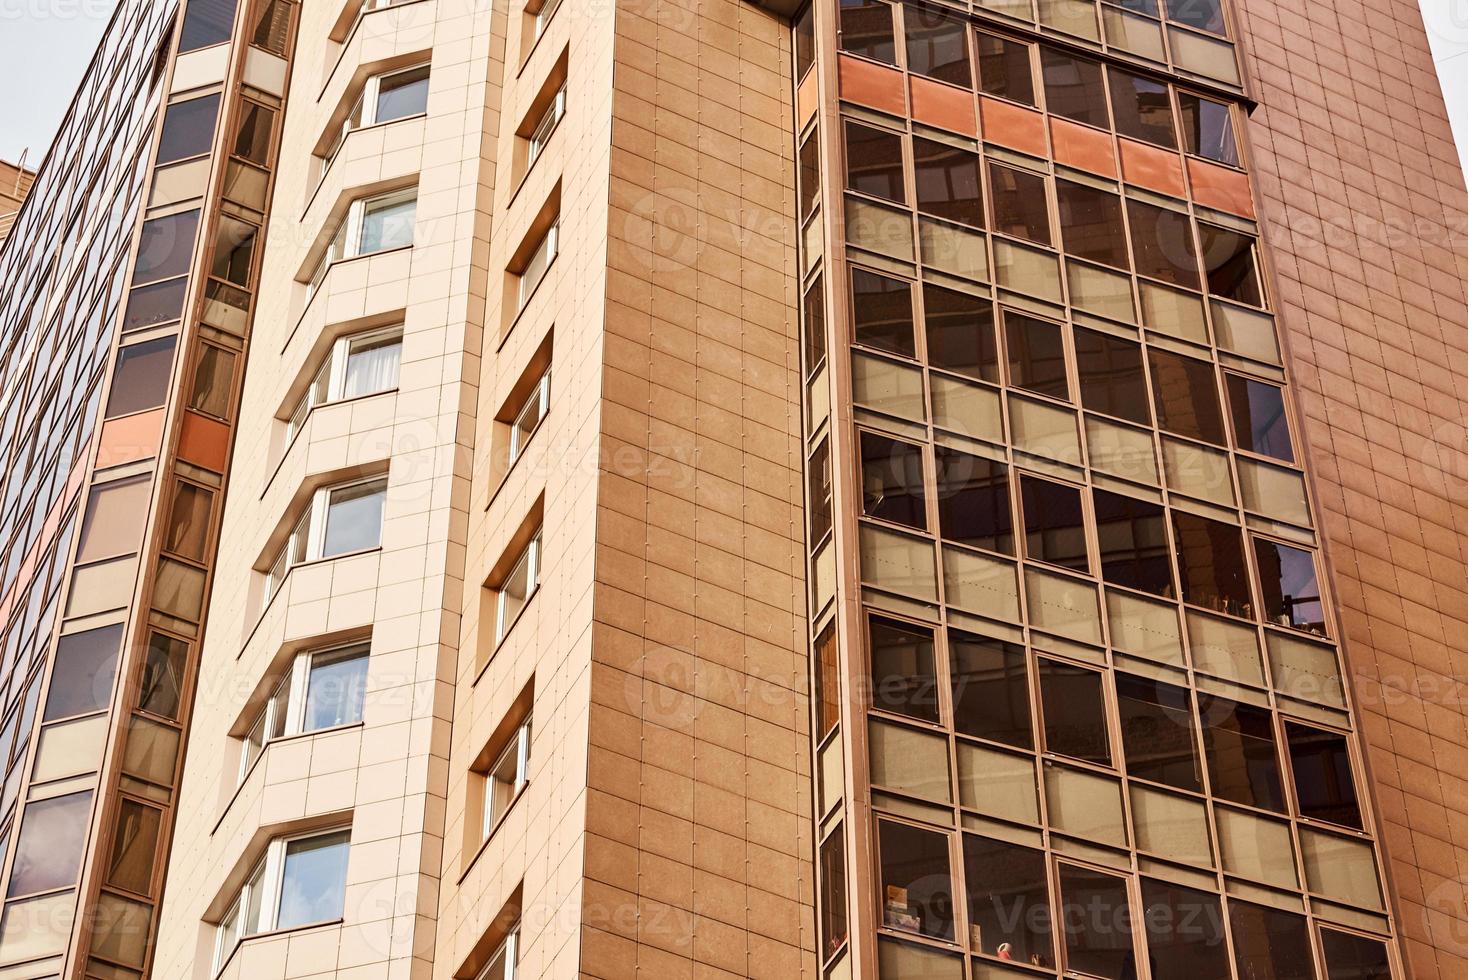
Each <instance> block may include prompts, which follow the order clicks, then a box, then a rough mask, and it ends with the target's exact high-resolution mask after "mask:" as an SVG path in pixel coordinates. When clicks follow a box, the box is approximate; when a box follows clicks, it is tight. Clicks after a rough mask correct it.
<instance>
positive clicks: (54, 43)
mask: <svg viewBox="0 0 1468 980" xmlns="http://www.w3.org/2000/svg"><path fill="white" fill-rule="evenodd" d="M1418 2H1419V3H1420V4H1421V5H1422V18H1423V21H1424V22H1425V23H1426V25H1427V36H1428V39H1429V41H1430V43H1431V45H1432V56H1433V60H1434V61H1435V62H1436V63H1437V69H1438V77H1439V78H1440V79H1441V80H1442V86H1443V94H1444V96H1445V97H1446V98H1447V104H1448V115H1449V116H1450V117H1451V118H1452V121H1453V132H1454V135H1455V136H1456V138H1457V142H1458V155H1459V156H1460V157H1463V158H1464V159H1468V0H1418ZM113 5H114V0H0V93H5V97H4V98H0V159H6V160H10V161H12V162H14V161H17V160H19V158H20V154H21V152H22V151H23V150H25V149H26V148H27V147H29V148H30V155H29V158H28V159H29V160H30V161H31V162H32V163H35V162H38V161H39V160H40V159H41V158H42V157H43V156H45V154H46V148H47V147H48V146H49V145H50V143H51V138H52V137H53V136H54V135H55V134H56V127H57V126H58V125H59V124H60V121H61V116H62V114H63V113H65V111H66V107H67V105H68V104H69V103H70V102H71V96H72V93H73V92H74V91H75V90H76V86H77V83H78V82H80V81H81V77H82V72H83V71H85V70H86V67H87V62H88V61H89V60H90V58H91V56H92V50H93V49H94V48H95V47H96V46H97V41H98V40H99V39H100V38H101V36H102V29H103V28H104V27H105V26H106V25H107V19H108V18H109V17H110V16H111V14H112V8H113ZM40 82H44V84H40ZM17 94H18V97H17Z"/></svg>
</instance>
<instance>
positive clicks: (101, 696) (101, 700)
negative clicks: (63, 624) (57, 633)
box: [42, 625, 122, 721]
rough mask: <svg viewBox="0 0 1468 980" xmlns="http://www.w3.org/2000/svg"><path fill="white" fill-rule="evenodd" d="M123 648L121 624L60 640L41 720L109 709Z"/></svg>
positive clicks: (87, 631) (63, 637)
mask: <svg viewBox="0 0 1468 980" xmlns="http://www.w3.org/2000/svg"><path fill="white" fill-rule="evenodd" d="M121 646H122V626H121V625H114V626H103V627H100V628H98V629H94V630H86V631H85V632H81V633H68V634H66V635H65V636H62V637H61V638H60V639H58V640H57V641H56V653H55V657H54V663H53V665H52V667H51V689H50V690H49V691H48V692H47V693H46V710H45V712H44V714H43V715H42V720H43V721H54V720H56V719H57V718H70V717H73V716H75V715H85V714H90V713H92V712H94V711H101V710H102V709H103V708H106V707H109V706H110V705H111V704H112V681H113V677H114V675H115V674H116V673H117V651H118V650H119V649H120V648H121Z"/></svg>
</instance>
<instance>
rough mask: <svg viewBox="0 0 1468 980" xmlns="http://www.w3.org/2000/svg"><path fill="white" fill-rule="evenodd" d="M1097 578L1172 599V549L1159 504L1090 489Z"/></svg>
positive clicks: (1164, 518)
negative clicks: (1097, 551) (1094, 529)
mask: <svg viewBox="0 0 1468 980" xmlns="http://www.w3.org/2000/svg"><path fill="white" fill-rule="evenodd" d="M1091 501H1092V504H1093V505H1094V506H1095V508H1096V542H1097V546H1098V548H1099V552H1100V558H1101V577H1102V578H1103V579H1105V580H1106V581H1107V582H1109V583H1110V584H1112V585H1124V586H1127V587H1129V588H1133V589H1140V590H1141V591H1143V592H1150V593H1152V594H1153V595H1160V596H1166V597H1167V598H1172V596H1173V587H1172V550H1171V548H1169V547H1168V543H1167V519H1166V517H1165V516H1164V512H1163V508H1162V505H1161V504H1154V503H1151V502H1149V501H1146V500H1138V499H1137V498H1136V497H1128V496H1125V495H1123V494H1119V493H1112V492H1111V491H1109V490H1102V489H1100V488H1097V489H1095V490H1094V491H1092V494H1091Z"/></svg>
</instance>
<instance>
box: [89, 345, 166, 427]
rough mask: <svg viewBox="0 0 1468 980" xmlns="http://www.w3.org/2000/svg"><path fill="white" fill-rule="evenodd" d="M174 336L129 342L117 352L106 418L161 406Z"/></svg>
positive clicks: (164, 394)
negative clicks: (142, 341) (138, 342)
mask: <svg viewBox="0 0 1468 980" xmlns="http://www.w3.org/2000/svg"><path fill="white" fill-rule="evenodd" d="M177 339H178V338H177V337H159V338H158V339H157V340H149V341H145V342H144V343H141V344H130V345H129V346H127V347H124V348H122V349H121V350H119V351H118V352H117V367H116V368H115V369H114V370H113V373H112V389H111V390H110V391H109V392H108V395H107V415H106V417H107V418H109V419H110V418H115V417H117V416H119V415H131V414H132V413H133V412H142V411H146V410H147V409H150V408H157V407H158V406H159V405H162V404H163V402H164V401H165V400H166V399H167V397H168V383H169V382H170V381H171V380H172V378H173V347H174V343H175V341H177Z"/></svg>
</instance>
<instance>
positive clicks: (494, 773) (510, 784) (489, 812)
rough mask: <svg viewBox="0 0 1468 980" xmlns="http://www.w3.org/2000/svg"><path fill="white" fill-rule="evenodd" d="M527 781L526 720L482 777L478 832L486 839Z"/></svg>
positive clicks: (528, 772)
mask: <svg viewBox="0 0 1468 980" xmlns="http://www.w3.org/2000/svg"><path fill="white" fill-rule="evenodd" d="M529 781H530V719H529V718H526V719H525V720H524V721H523V722H521V723H520V726H519V727H518V728H516V729H515V731H514V733H513V734H512V735H511V736H510V741H509V744H508V745H506V746H505V748H504V750H503V751H502V752H500V755H499V758H497V759H495V761H494V764H493V765H491V766H490V767H489V771H488V772H487V773H486V774H485V776H484V823H483V827H482V833H483V835H484V838H485V839H486V840H488V839H489V835H490V834H492V833H494V829H495V828H496V827H498V826H499V824H500V821H501V820H503V819H504V816H505V813H506V812H508V811H509V809H510V804H512V803H514V802H515V800H517V799H519V797H520V791H521V790H523V789H524V788H525V784H526V783H528V782H529Z"/></svg>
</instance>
